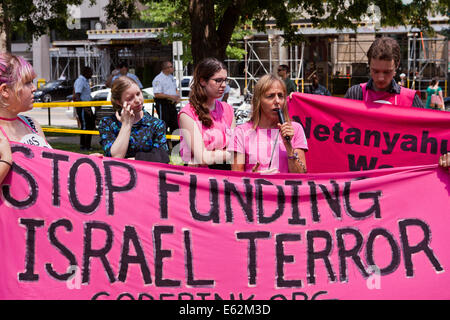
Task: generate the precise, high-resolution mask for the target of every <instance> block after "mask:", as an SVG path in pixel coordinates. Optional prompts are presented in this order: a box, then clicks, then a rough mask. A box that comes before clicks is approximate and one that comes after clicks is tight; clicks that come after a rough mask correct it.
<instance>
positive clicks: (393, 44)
mask: <svg viewBox="0 0 450 320" xmlns="http://www.w3.org/2000/svg"><path fill="white" fill-rule="evenodd" d="M367 58H368V60H369V68H370V79H369V81H368V82H367V83H361V84H357V85H354V86H352V87H350V88H349V89H348V90H347V92H346V94H345V98H347V99H353V100H363V101H365V102H379V103H387V104H393V105H400V106H407V107H410V106H413V107H416V108H423V107H424V106H423V103H422V100H421V99H420V97H419V96H417V95H416V92H415V91H414V90H411V89H408V88H404V87H401V86H399V85H398V84H397V82H396V81H395V80H394V76H395V70H397V68H398V66H399V64H400V46H399V45H398V43H397V41H395V40H394V39H392V38H389V37H382V38H378V39H376V40H375V41H374V42H373V43H372V45H371V46H370V48H369V50H368V51H367Z"/></svg>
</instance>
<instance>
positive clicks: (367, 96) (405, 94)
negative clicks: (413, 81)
mask: <svg viewBox="0 0 450 320" xmlns="http://www.w3.org/2000/svg"><path fill="white" fill-rule="evenodd" d="M360 86H361V89H362V91H363V100H364V101H365V102H379V103H387V104H392V105H396V106H404V107H412V105H413V101H414V95H415V94H416V92H415V91H414V90H411V89H408V88H403V87H401V88H400V94H396V93H390V92H386V91H374V90H367V88H366V86H367V83H361V84H360Z"/></svg>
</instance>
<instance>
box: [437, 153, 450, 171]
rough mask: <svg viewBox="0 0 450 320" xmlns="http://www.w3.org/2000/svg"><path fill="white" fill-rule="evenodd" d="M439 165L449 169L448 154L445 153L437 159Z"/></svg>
mask: <svg viewBox="0 0 450 320" xmlns="http://www.w3.org/2000/svg"><path fill="white" fill-rule="evenodd" d="M439 165H440V166H441V167H444V168H448V167H450V152H447V154H443V155H442V156H441V157H440V158H439Z"/></svg>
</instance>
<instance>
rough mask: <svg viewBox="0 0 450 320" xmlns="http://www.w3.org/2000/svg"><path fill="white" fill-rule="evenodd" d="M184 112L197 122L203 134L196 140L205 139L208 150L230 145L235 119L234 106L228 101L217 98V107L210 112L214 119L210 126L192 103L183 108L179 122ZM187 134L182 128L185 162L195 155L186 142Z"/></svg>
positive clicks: (182, 148)
mask: <svg viewBox="0 0 450 320" xmlns="http://www.w3.org/2000/svg"><path fill="white" fill-rule="evenodd" d="M182 113H185V114H186V115H188V116H189V117H190V118H192V119H194V121H195V122H196V123H197V126H198V128H199V129H200V132H201V134H202V136H201V137H198V138H197V137H194V141H201V140H203V143H204V144H205V147H206V150H210V151H212V150H222V149H225V148H226V147H227V146H228V143H229V142H230V137H231V124H232V123H233V119H234V111H233V107H232V106H230V105H229V104H228V103H226V102H221V101H218V100H216V107H215V109H214V110H213V111H211V113H210V114H211V118H212V120H213V123H212V125H211V127H210V128H208V127H206V126H204V125H203V124H202V123H201V121H200V120H199V119H198V116H197V114H196V113H195V110H194V108H193V107H192V106H191V104H190V103H188V104H187V105H186V106H184V108H183V109H181V111H180V113H179V114H178V123H180V115H181V114H182ZM180 127H181V126H180ZM186 134H188V132H186V130H181V142H180V155H181V158H182V159H183V161H184V162H190V161H191V160H192V159H193V158H194V157H193V155H192V152H191V149H190V148H189V146H188V145H187V144H186V142H185V138H186V136H185V135H186Z"/></svg>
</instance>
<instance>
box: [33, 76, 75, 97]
mask: <svg viewBox="0 0 450 320" xmlns="http://www.w3.org/2000/svg"><path fill="white" fill-rule="evenodd" d="M74 83H75V80H54V81H49V82H47V83H46V84H45V85H44V86H43V87H41V88H39V90H36V91H35V92H34V101H35V102H52V101H63V100H65V99H66V97H67V95H69V94H72V93H73V85H74Z"/></svg>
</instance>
